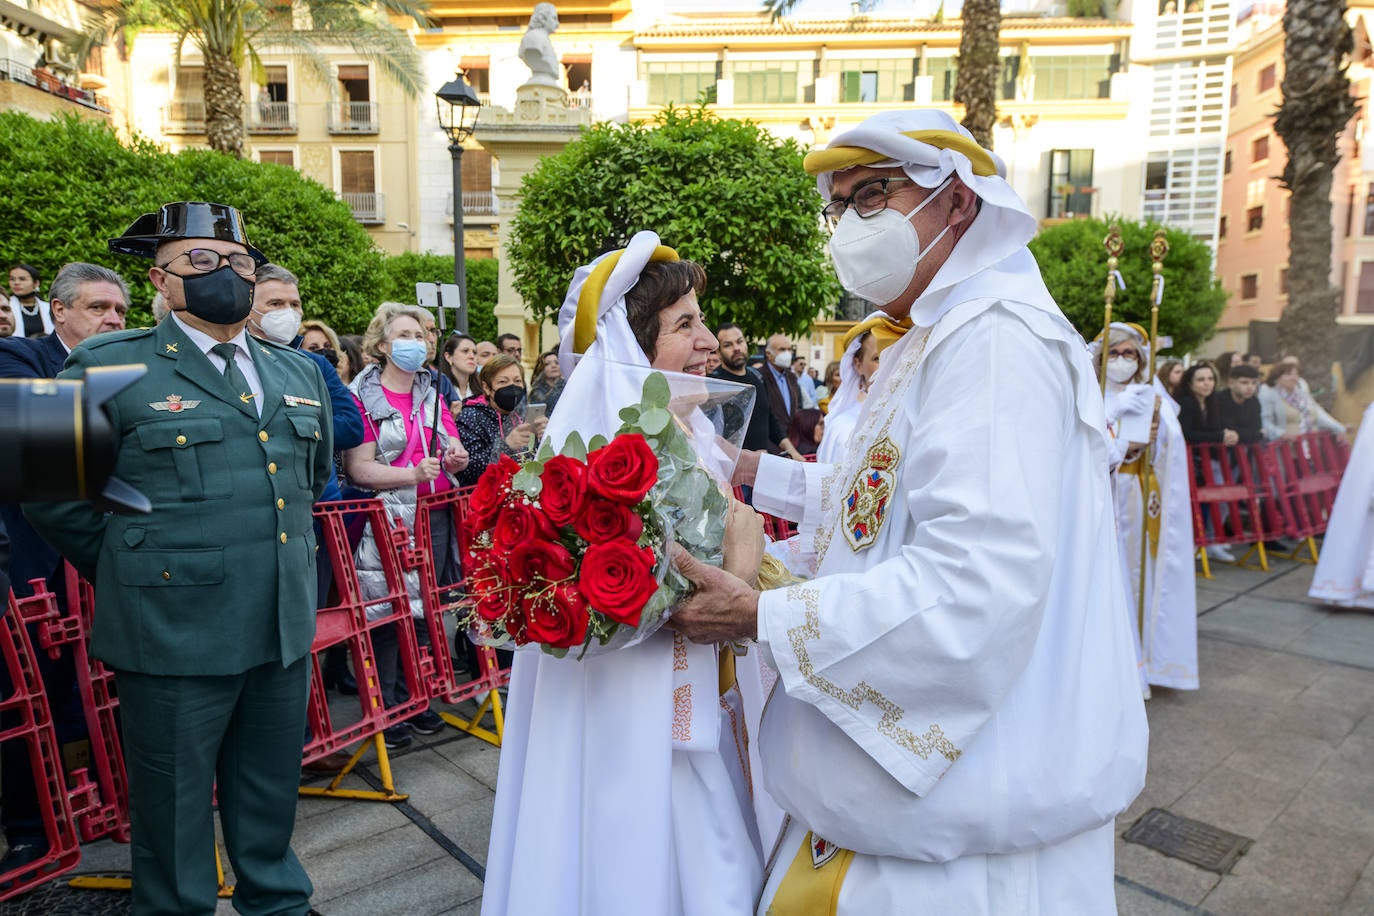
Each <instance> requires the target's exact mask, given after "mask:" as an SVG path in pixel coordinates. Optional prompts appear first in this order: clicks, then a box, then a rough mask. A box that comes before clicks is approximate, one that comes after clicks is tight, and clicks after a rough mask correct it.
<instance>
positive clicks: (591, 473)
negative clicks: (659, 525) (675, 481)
mask: <svg viewBox="0 0 1374 916" xmlns="http://www.w3.org/2000/svg"><path fill="white" fill-rule="evenodd" d="M657 482H658V456H657V455H655V454H654V450H653V449H651V448H649V443H647V442H645V441H644V437H643V436H641V435H640V434H639V433H626V434H624V435H621V436H616V437H615V438H614V439H612V440H611V442H610V444H609V445H606V446H603V447H602V448H599V449H597V450H596V451H594V452H592V453H591V454H590V455H588V456H587V483H588V485H589V486H590V487H591V488H592V490H594V491H595V492H597V493H599V494H601V495H602V496H604V497H606V498H607V499H613V500H615V501H616V502H618V503H624V504H625V505H627V506H633V505H635V504H636V503H638V502H639V501H640V500H641V499H643V498H644V494H645V493H648V492H649V490H650V489H652V488H653V485H654V484H655V483H657Z"/></svg>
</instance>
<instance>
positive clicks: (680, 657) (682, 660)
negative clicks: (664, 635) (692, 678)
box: [673, 633, 687, 671]
mask: <svg viewBox="0 0 1374 916" xmlns="http://www.w3.org/2000/svg"><path fill="white" fill-rule="evenodd" d="M673 670H674V671H686V670H687V639H686V637H684V636H683V635H682V634H681V633H674V634H673Z"/></svg>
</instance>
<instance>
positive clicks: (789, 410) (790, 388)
mask: <svg viewBox="0 0 1374 916" xmlns="http://www.w3.org/2000/svg"><path fill="white" fill-rule="evenodd" d="M763 355H764V363H763V370H762V372H761V373H760V374H761V375H762V376H763V386H764V389H765V390H766V391H767V392H768V409H769V410H771V411H772V412H773V416H774V417H775V418H776V419H777V421H778V426H780V427H781V428H782V429H783V430H784V431H785V430H788V429H790V428H791V427H792V415H793V414H795V413H796V412H797V411H799V410H801V409H802V406H803V404H802V393H801V386H800V385H799V384H797V377H796V376H795V375H793V374H792V372H791V371H790V370H791V368H792V341H790V340H788V339H787V336H786V335H784V334H774V335H773V336H772V337H770V338H768V346H767V347H765V348H764V351H763Z"/></svg>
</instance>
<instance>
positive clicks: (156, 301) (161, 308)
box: [148, 293, 172, 324]
mask: <svg viewBox="0 0 1374 916" xmlns="http://www.w3.org/2000/svg"><path fill="white" fill-rule="evenodd" d="M148 308H150V309H151V310H152V312H153V324H161V323H162V319H164V318H166V317H167V313H168V312H170V311H171V310H172V307H171V306H170V305H168V304H167V297H166V296H164V295H162V293H156V294H155V295H154V296H153V301H152V304H150V305H149V306H148Z"/></svg>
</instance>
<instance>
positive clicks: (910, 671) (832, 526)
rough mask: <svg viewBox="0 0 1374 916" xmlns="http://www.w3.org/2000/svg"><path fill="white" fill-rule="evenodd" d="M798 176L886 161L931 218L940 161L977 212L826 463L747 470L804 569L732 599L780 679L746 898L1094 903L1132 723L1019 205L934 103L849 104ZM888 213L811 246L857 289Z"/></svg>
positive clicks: (1124, 662) (1048, 314) (1110, 545)
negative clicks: (849, 435)
mask: <svg viewBox="0 0 1374 916" xmlns="http://www.w3.org/2000/svg"><path fill="white" fill-rule="evenodd" d="M806 165H807V169H808V171H810V172H812V173H813V174H815V175H817V180H818V188H819V190H820V192H821V196H822V198H823V199H825V200H830V199H831V178H832V173H834V172H837V171H839V170H842V169H848V168H851V167H855V166H871V167H873V168H876V169H882V168H888V167H892V168H900V169H901V170H902V172H903V173H905V175H906V176H907V177H908V178H910V179H911V180H913V181H915V182H916V183H917V184H918V185H920V186H921V187H922V188H926V189H932V192H931V193H929V194H927V196H926V197H925V198H924V199H923V200H922V201H921V204H920V205H921V206H925V205H927V204H929V203H930V202H931V201H935V204H934V205H935V206H936V208H937V209H936V210H935V211H934V212H935V213H936V214H940V213H943V212H947V211H950V210H951V208H952V204H951V197H953V196H954V195H953V194H950V195H948V196H944V197H942V196H941V194H942V193H944V192H945V189H947V188H948V186H949V185H948V182H949V181H950V179H951V176H954V175H957V176H958V177H959V179H960V180H961V181H962V183H963V185H964V186H966V187H967V188H968V189H970V190H972V191H973V193H974V194H976V195H977V197H978V198H979V199H980V201H981V209H979V210H978V211H977V213H976V216H972V217H971V218H970V220H971V221H970V222H969V223H968V227H967V229H966V231H965V232H964V234H963V236H962V237H957V241H956V242H955V243H954V245H953V247H952V248H951V249H949V250H948V253H947V254H946V255H945V258H944V260H943V263H941V264H940V266H939V267H938V268H937V270H936V271H935V273H934V274H933V276H932V277H931V279H930V280H929V281H928V283H927V285H926V287H925V288H924V290H922V291H921V292H920V293H919V295H918V296H917V298H916V299H915V301H914V303H913V304H912V305H911V306H910V311H909V314H908V315H907V316H906V317H909V318H910V319H911V320H912V322H913V323H914V327H913V328H912V330H910V331H909V332H907V333H906V334H905V336H904V337H902V339H901V340H900V341H898V342H897V343H895V344H893V345H892V346H891V347H889V348H888V349H887V350H885V351H884V352H883V357H882V362H881V365H880V367H879V369H878V372H877V374H876V376H875V378H874V379H873V383H872V385H871V387H870V390H869V394H868V398H867V399H866V400H865V402H864V404H863V406H862V408H861V410H860V413H859V415H858V419H857V424H856V428H855V433H854V438H853V439H852V440H851V443H850V446H849V448H848V449H847V451H846V454H845V456H844V458H843V459H842V460H841V461H840V462H839V463H838V464H835V465H825V464H815V465H811V464H803V463H800V462H785V461H781V460H775V459H772V458H769V457H764V458H761V459H760V462H759V467H758V474H757V480H756V483H755V490H754V500H755V505H756V506H758V507H759V508H760V509H761V510H762V511H766V512H769V513H772V514H774V515H779V516H783V517H787V518H791V519H794V520H796V521H798V522H799V534H798V535H797V536H796V537H795V538H792V539H791V540H790V541H788V542H787V545H786V549H785V550H784V551H782V553H783V558H784V559H785V561H786V562H787V564H788V566H789V568H791V569H792V570H794V571H802V572H808V573H810V574H813V575H814V578H812V579H811V580H810V581H809V582H806V583H804V584H800V585H794V586H791V587H788V588H784V589H778V590H774V591H765V592H763V593H762V594H760V595H759V597H758V619H757V624H758V639H759V645H760V648H762V649H763V650H764V651H765V653H766V657H768V658H769V659H770V660H771V661H772V662H774V663H775V667H776V668H777V669H778V670H779V672H780V675H781V677H780V682H779V685H778V687H777V688H775V689H774V691H773V693H772V695H771V697H770V699H769V703H768V707H767V710H766V714H765V716H764V721H763V725H762V729H761V733H760V736H759V741H760V744H761V746H762V757H763V764H764V775H765V784H766V786H767V788H768V790H769V793H770V794H771V795H772V796H773V798H774V799H775V800H776V801H777V802H778V803H779V804H780V805H781V806H782V808H783V810H785V811H786V812H787V813H788V815H789V822H788V826H787V828H786V830H785V833H784V836H783V839H782V842H781V843H780V844H779V845H778V846H777V847H776V849H775V851H774V853H773V856H772V857H771V858H770V861H769V866H768V868H769V873H768V878H767V882H766V885H765V889H764V894H763V897H762V898H761V902H760V905H759V908H758V910H757V912H758V913H759V914H760V916H763V914H770V916H796V914H810V913H835V914H838V916H872V914H877V913H901V912H910V911H911V907H912V906H913V905H914V904H915V905H919V909H920V912H924V913H942V914H943V913H957V914H960V916H980V914H1084V916H1087V914H1092V916H1100V914H1110V913H1114V912H1115V909H1116V902H1115V884H1114V878H1113V854H1114V853H1113V841H1114V818H1115V816H1116V815H1117V814H1118V813H1119V812H1121V811H1123V810H1125V809H1126V808H1127V806H1129V805H1130V803H1131V801H1132V800H1133V799H1134V798H1135V796H1136V795H1137V794H1138V793H1139V791H1140V789H1141V787H1142V786H1143V784H1144V778H1145V765H1146V752H1147V727H1146V722H1145V713H1144V704H1143V701H1142V699H1141V694H1140V686H1139V681H1138V675H1137V671H1136V659H1135V651H1134V649H1133V644H1132V636H1131V628H1130V625H1129V620H1128V615H1127V611H1126V608H1125V584H1124V582H1123V580H1122V573H1121V563H1120V558H1119V555H1118V550H1117V542H1116V537H1115V527H1114V526H1115V521H1114V515H1115V513H1114V509H1113V505H1112V499H1113V494H1112V491H1111V483H1110V480H1109V477H1108V455H1107V447H1106V443H1105V437H1104V432H1103V430H1104V429H1105V426H1106V419H1105V416H1104V413H1103V403H1102V398H1101V394H1100V392H1099V388H1098V381H1097V377H1096V374H1095V373H1094V371H1093V367H1092V365H1091V363H1090V361H1089V359H1088V356H1087V353H1086V352H1085V348H1084V347H1083V343H1082V339H1081V337H1080V336H1079V335H1078V333H1077V332H1076V331H1075V330H1074V328H1073V327H1072V326H1071V325H1070V324H1069V322H1068V321H1067V320H1066V319H1065V318H1064V316H1063V314H1062V313H1061V312H1060V311H1059V309H1058V307H1057V306H1056V305H1055V303H1054V302H1053V300H1052V299H1051V298H1050V296H1049V293H1048V292H1047V291H1046V289H1045V286H1044V283H1043V281H1042V280H1041V278H1040V273H1039V270H1038V268H1037V267H1036V264H1035V262H1034V259H1033V258H1032V256H1031V254H1030V252H1029V251H1028V250H1027V248H1026V247H1025V245H1026V242H1027V241H1028V240H1029V239H1030V238H1031V236H1032V235H1033V233H1034V231H1035V227H1036V222H1035V219H1034V218H1033V217H1032V216H1031V215H1030V214H1029V213H1028V212H1027V211H1026V208H1025V205H1024V204H1023V203H1022V202H1021V200H1020V199H1019V198H1018V197H1017V196H1016V194H1015V192H1014V191H1013V190H1012V189H1011V187H1010V185H1008V184H1007V182H1006V181H1005V178H1004V177H1003V176H1004V175H1005V167H1004V166H1003V165H1002V164H1001V162H1000V160H998V159H997V157H995V156H994V155H993V154H991V153H989V152H987V151H986V150H983V149H981V148H980V147H979V146H978V145H977V144H976V143H975V142H974V141H973V140H972V138H971V136H970V135H969V133H968V132H967V131H966V130H964V129H963V128H961V127H959V126H958V125H957V124H956V123H955V122H954V121H953V119H951V118H950V117H949V116H948V115H947V114H944V113H942V112H937V111H919V110H907V111H898V112H889V113H885V114H880V115H876V116H874V117H871V118H869V119H867V120H866V121H864V122H863V123H862V124H860V125H859V126H858V127H857V128H855V129H853V130H850V131H846V132H843V133H840V134H838V135H836V136H835V137H834V139H833V140H832V141H831V143H830V145H829V148H828V149H826V150H825V151H822V152H814V153H811V154H810V155H808V157H807V163H806ZM888 174H891V173H888ZM963 200H964V204H963V205H964V206H966V207H967V206H968V204H967V198H964V199H963ZM969 209H970V210H971V209H972V208H971V207H970V208H969ZM904 210H905V208H903V210H899V211H898V214H897V217H896V218H886V219H878V220H870V219H865V218H864V217H861V216H860V215H859V214H857V213H854V212H849V213H845V214H844V217H843V219H842V220H841V221H840V226H839V228H838V229H837V231H836V234H835V236H834V238H833V239H832V242H831V252H832V255H837V257H836V262H837V269H840V268H843V267H846V266H847V268H848V269H840V270H839V272H840V276H841V280H842V282H844V283H845V286H846V288H849V289H850V290H851V291H853V292H856V293H858V294H860V295H863V294H865V293H866V292H867V293H868V294H869V295H870V296H872V297H873V298H871V299H870V301H874V302H875V303H876V304H883V303H889V302H899V301H901V298H900V297H901V296H902V295H904V294H903V293H902V292H901V290H902V289H903V288H907V289H909V288H910V285H909V284H910V278H911V277H912V276H914V273H907V270H913V271H914V266H913V264H912V263H911V262H903V260H902V259H901V258H896V259H894V258H893V257H892V252H893V251H894V250H898V249H896V247H895V246H896V242H897V241H902V244H903V245H907V241H903V240H902V238H901V236H902V235H903V233H905V230H904V229H902V228H901V227H900V226H897V225H896V224H897V223H898V222H900V219H899V218H900V217H901V216H902V214H903V212H904ZM870 215H878V214H876V213H871V214H870ZM846 221H848V223H847V225H846ZM906 222H907V223H908V225H912V222H911V217H910V215H909V213H908V216H907V220H906ZM883 224H889V225H893V226H894V227H895V228H894V230H893V231H891V232H884V231H883V228H882V227H883ZM948 226H949V223H946V230H945V231H947V230H948ZM913 228H915V227H914V225H913ZM912 234H916V235H918V236H919V235H920V233H919V232H918V233H912ZM942 234H943V232H942V233H940V234H935V233H934V232H933V230H930V229H927V230H926V235H927V236H930V237H918V238H917V239H916V240H915V243H914V245H915V247H916V251H917V252H918V254H916V255H914V256H912V257H914V258H917V259H918V258H919V257H922V256H923V255H922V254H919V252H929V251H930V250H932V249H934V248H935V246H936V245H937V243H938V241H939V235H942ZM847 246H854V247H855V248H857V249H859V250H860V251H861V252H862V253H863V257H856V255H857V254H858V252H851V251H845V250H843V249H844V248H845V247H847ZM865 246H867V247H865ZM904 257H905V256H904ZM859 264H861V265H862V267H859V266H857V265H859ZM889 274H890V275H892V278H891V281H890V280H889V279H888V276H887V275H889ZM904 284H905V287H904ZM894 287H895V288H896V289H897V290H898V292H897V293H896V294H890V290H891V289H893V288H894ZM884 291H887V292H884ZM905 295H909V294H905ZM894 297H895V298H894Z"/></svg>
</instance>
